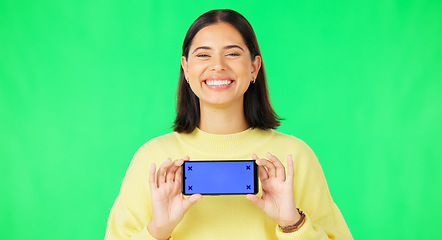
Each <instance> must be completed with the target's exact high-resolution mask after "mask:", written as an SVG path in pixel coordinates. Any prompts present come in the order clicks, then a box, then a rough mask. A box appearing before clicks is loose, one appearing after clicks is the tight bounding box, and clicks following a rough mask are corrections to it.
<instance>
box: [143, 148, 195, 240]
mask: <svg viewBox="0 0 442 240" xmlns="http://www.w3.org/2000/svg"><path fill="white" fill-rule="evenodd" d="M187 160H189V157H185V158H183V159H179V160H176V161H172V160H171V159H170V158H168V159H167V160H166V161H165V162H164V163H163V164H162V165H161V167H160V168H159V169H158V173H157V175H156V179H155V171H156V166H155V164H152V165H151V167H150V175H149V185H150V194H151V203H152V221H151V222H149V224H148V225H147V229H148V230H149V232H150V234H151V235H152V236H153V237H155V238H157V239H168V238H169V237H170V235H171V234H172V231H173V229H174V228H175V227H176V225H178V223H179V222H180V221H181V219H182V218H183V216H184V214H185V213H186V212H187V210H188V209H189V208H190V207H191V206H192V205H193V204H195V203H196V202H197V201H198V200H200V199H201V198H202V196H201V195H200V194H194V195H192V196H190V197H189V198H184V196H183V194H182V193H181V165H183V163H184V161H187Z"/></svg>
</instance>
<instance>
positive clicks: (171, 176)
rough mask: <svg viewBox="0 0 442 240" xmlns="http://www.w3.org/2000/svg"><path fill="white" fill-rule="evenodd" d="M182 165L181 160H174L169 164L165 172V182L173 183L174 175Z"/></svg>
mask: <svg viewBox="0 0 442 240" xmlns="http://www.w3.org/2000/svg"><path fill="white" fill-rule="evenodd" d="M182 164H183V160H182V159H179V160H175V161H173V162H172V163H171V165H170V167H169V169H167V172H166V181H167V182H173V181H175V173H176V171H177V170H178V168H180V167H181V165H182Z"/></svg>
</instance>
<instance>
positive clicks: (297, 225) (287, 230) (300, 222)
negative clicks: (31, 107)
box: [279, 208, 305, 233]
mask: <svg viewBox="0 0 442 240" xmlns="http://www.w3.org/2000/svg"><path fill="white" fill-rule="evenodd" d="M298 213H299V214H301V218H300V219H299V220H298V221H297V222H296V223H295V224H293V225H289V226H284V227H281V226H279V229H281V231H282V232H285V233H290V232H294V231H296V230H298V229H299V228H301V226H302V225H303V224H304V221H305V213H304V212H303V211H301V210H300V209H299V208H298Z"/></svg>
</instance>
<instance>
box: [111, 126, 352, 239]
mask: <svg viewBox="0 0 442 240" xmlns="http://www.w3.org/2000/svg"><path fill="white" fill-rule="evenodd" d="M267 152H270V153H272V154H273V155H275V156H276V157H278V158H279V159H280V160H281V162H282V163H283V164H284V165H286V157H287V155H288V154H292V155H293V161H294V170H295V179H294V185H293V189H294V195H295V201H296V206H297V207H298V208H300V209H301V210H303V211H304V212H305V214H306V221H305V223H304V225H303V226H302V227H301V228H300V229H299V230H298V231H296V232H293V233H283V232H281V231H280V230H279V228H278V226H277V224H276V223H275V222H274V221H273V220H271V219H270V218H269V217H267V215H266V214H265V213H264V212H263V211H262V210H261V209H259V208H258V207H256V206H255V205H253V204H252V203H251V202H250V201H249V200H247V199H246V198H245V196H244V195H227V196H204V197H203V198H202V199H201V200H200V201H198V202H197V203H196V204H195V205H194V206H192V207H191V208H190V209H189V211H188V212H187V213H186V214H185V216H184V218H183V219H182V221H181V222H180V223H179V224H178V226H177V227H176V228H175V230H174V231H173V233H172V239H176V240H180V239H192V240H195V239H223V240H224V239H225V240H227V239H229V240H230V239H253V240H259V239H352V236H351V233H350V231H349V230H348V228H347V225H346V223H345V221H344V218H343V217H342V215H341V213H340V211H339V209H338V207H337V206H336V205H335V203H334V202H333V200H332V198H331V196H330V193H329V190H328V187H327V183H326V181H325V178H324V174H323V172H322V169H321V166H320V165H319V163H318V160H317V159H316V156H315V155H314V153H313V152H312V151H311V149H310V148H309V147H308V146H307V145H306V144H305V143H304V142H302V141H301V140H299V139H297V138H295V137H292V136H288V135H285V134H282V133H278V132H275V131H271V130H261V129H248V130H246V131H243V132H240V133H236V134H230V135H215V134H209V133H205V132H203V131H201V130H199V129H198V128H197V129H196V130H195V131H193V132H192V133H191V134H179V133H175V132H174V133H169V134H166V135H163V136H160V137H157V138H154V139H152V140H150V141H149V142H147V143H146V144H144V145H143V146H142V147H141V148H140V149H139V150H138V151H137V152H136V154H135V156H134V157H133V159H132V162H131V164H130V166H129V169H128V170H127V173H126V176H125V177H124V180H123V184H122V186H121V190H120V193H119V195H118V197H117V199H116V200H115V203H114V205H113V207H112V210H111V212H110V215H109V219H108V225H107V230H106V237H105V239H106V240H114V239H154V238H153V237H152V236H150V234H149V232H148V231H147V229H146V225H147V223H148V222H149V221H150V220H151V218H152V210H151V203H150V190H149V169H150V164H151V163H155V164H156V165H157V166H160V165H161V164H162V163H163V162H164V161H165V160H166V159H167V158H169V157H170V158H171V159H173V160H175V159H180V158H183V157H185V156H189V157H190V160H197V159H238V160H239V159H251V158H252V154H253V153H256V154H257V155H258V156H259V157H265V154H266V153H267ZM261 195H262V192H261V190H260V192H259V193H258V196H261Z"/></svg>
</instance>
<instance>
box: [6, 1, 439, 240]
mask: <svg viewBox="0 0 442 240" xmlns="http://www.w3.org/2000/svg"><path fill="white" fill-rule="evenodd" d="M217 8H231V9H234V10H237V11H239V12H240V13H242V14H243V15H244V16H245V17H246V18H247V19H248V20H249V21H250V22H251V24H252V26H253V27H254V29H255V32H256V35H257V37H258V41H259V44H260V47H261V51H262V55H263V60H264V63H265V67H266V70H267V75H268V81H269V86H270V93H271V98H272V103H273V105H274V107H275V109H276V111H277V113H278V114H279V115H280V116H281V117H282V118H284V119H285V120H284V121H283V124H282V126H281V127H280V128H279V129H278V131H281V132H284V133H287V134H291V135H294V136H297V137H298V138H300V139H302V140H304V141H305V142H306V143H307V144H309V145H310V147H311V148H312V149H313V151H314V152H315V153H316V155H317V156H318V159H319V161H320V163H321V165H322V167H323V170H324V174H325V176H326V178H327V181H328V184H329V188H330V191H331V194H332V196H333V198H334V200H335V202H336V203H337V205H338V206H339V208H340V210H341V212H342V214H343V215H344V218H345V219H346V222H347V224H348V227H349V228H350V230H351V232H352V234H353V236H354V238H355V239H361V240H364V239H367V240H368V239H435V238H437V236H440V227H441V221H440V216H441V215H442V210H441V207H440V202H441V200H440V199H441V198H442V193H441V188H442V177H441V174H440V172H441V170H442V161H441V160H442V144H441V136H442V124H441V122H442V17H441V16H442V1H439V0H434V1H432V0H382V1H380V0H374V1H373V0H370V1H369V0H363V1H353V0H342V1H328V0H317V1H304V0H299V1H287V2H275V3H270V2H269V1H250V2H248V1H238V0H225V1H149V0H143V1H141V0H140V1H120V0H114V1H104V0H88V1H83V0H77V1H70V0H63V1H62V0H40V1H37V0H27V1H26V0H24V1H14V0H1V1H0V114H1V115H0V186H1V189H0V194H1V197H0V228H1V230H0V231H1V232H0V236H1V238H2V239H20V240H21V239H66V240H71V239H72V240H74V239H84V240H86V239H87V240H89V239H91V240H92V239H103V238H104V233H105V228H106V222H107V217H108V214H109V211H110V209H111V206H112V204H113V202H114V200H115V198H116V197H117V195H118V191H119V188H120V185H121V182H122V180H123V177H124V174H125V171H126V169H127V167H128V165H129V162H130V160H131V158H132V156H133V154H134V153H135V151H136V150H137V149H138V148H139V147H140V146H141V145H142V144H143V143H145V142H146V141H148V140H149V139H151V138H153V137H156V136H159V135H162V134H165V133H168V132H170V131H171V128H170V127H171V125H172V121H173V118H174V111H175V110H174V109H175V102H174V101H175V91H176V85H177V78H178V73H179V67H180V65H179V64H180V56H181V51H180V48H181V44H182V41H183V39H184V35H185V33H186V31H187V28H188V27H189V26H190V24H191V23H192V22H193V20H194V19H195V18H196V17H198V16H199V15H200V14H202V13H204V12H206V11H208V10H211V9H217Z"/></svg>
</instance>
